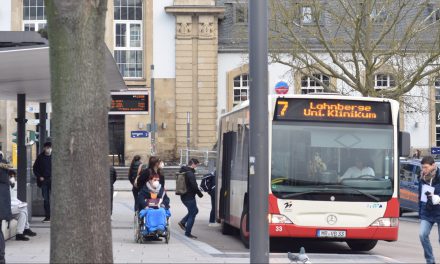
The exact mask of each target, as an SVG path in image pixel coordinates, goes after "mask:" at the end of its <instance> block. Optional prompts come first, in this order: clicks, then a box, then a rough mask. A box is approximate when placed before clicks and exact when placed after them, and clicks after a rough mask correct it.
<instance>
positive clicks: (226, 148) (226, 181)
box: [219, 132, 234, 222]
mask: <svg viewBox="0 0 440 264" xmlns="http://www.w3.org/2000/svg"><path fill="white" fill-rule="evenodd" d="M233 141H234V132H227V133H225V134H223V141H222V142H223V143H222V145H223V146H222V149H223V157H222V161H223V162H222V180H221V184H222V185H221V188H220V203H219V206H220V208H219V214H220V218H222V219H225V220H226V221H227V222H229V216H230V214H229V212H230V197H231V165H232V156H233V155H232V154H233V150H234V146H233Z"/></svg>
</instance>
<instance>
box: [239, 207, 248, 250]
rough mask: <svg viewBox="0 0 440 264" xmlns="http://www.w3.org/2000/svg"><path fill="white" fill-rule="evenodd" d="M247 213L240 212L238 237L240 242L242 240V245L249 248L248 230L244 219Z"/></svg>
mask: <svg viewBox="0 0 440 264" xmlns="http://www.w3.org/2000/svg"><path fill="white" fill-rule="evenodd" d="M247 217H248V214H247V213H245V212H242V213H241V220H240V239H241V242H243V245H244V246H245V247H246V248H249V231H248V230H247V229H246V221H247Z"/></svg>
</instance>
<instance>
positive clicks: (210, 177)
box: [200, 171, 220, 227]
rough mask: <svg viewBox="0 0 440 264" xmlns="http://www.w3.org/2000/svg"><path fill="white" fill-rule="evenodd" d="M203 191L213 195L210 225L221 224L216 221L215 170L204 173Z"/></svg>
mask: <svg viewBox="0 0 440 264" xmlns="http://www.w3.org/2000/svg"><path fill="white" fill-rule="evenodd" d="M200 188H201V189H202V191H204V192H207V193H208V194H209V196H211V212H210V214H209V224H208V226H209V227H217V226H220V224H219V223H216V222H215V171H213V172H210V173H208V174H206V175H203V177H202V182H201V183H200Z"/></svg>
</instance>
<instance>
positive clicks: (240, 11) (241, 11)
mask: <svg viewBox="0 0 440 264" xmlns="http://www.w3.org/2000/svg"><path fill="white" fill-rule="evenodd" d="M234 14H235V19H234V21H235V23H236V24H247V22H248V10H247V5H246V4H244V3H238V4H235V5H234Z"/></svg>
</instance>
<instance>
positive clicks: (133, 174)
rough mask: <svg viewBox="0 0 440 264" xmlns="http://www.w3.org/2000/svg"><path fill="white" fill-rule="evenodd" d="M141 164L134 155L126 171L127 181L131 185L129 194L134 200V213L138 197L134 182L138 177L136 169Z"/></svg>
mask: <svg viewBox="0 0 440 264" xmlns="http://www.w3.org/2000/svg"><path fill="white" fill-rule="evenodd" d="M141 164H142V162H141V156H139V155H135V156H134V157H133V160H132V161H131V164H130V168H129V169H128V180H129V181H130V183H131V186H132V188H131V192H132V193H133V199H134V211H135V212H136V202H137V197H138V192H139V189H138V188H137V187H136V186H135V185H134V181H135V180H136V177H137V175H138V169H139V167H140V165H141Z"/></svg>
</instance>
